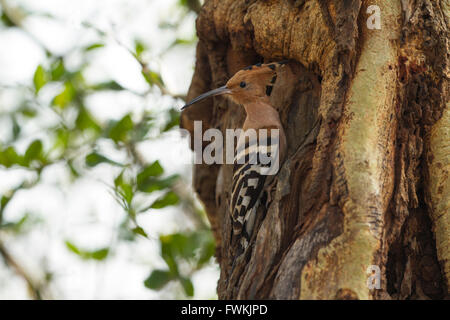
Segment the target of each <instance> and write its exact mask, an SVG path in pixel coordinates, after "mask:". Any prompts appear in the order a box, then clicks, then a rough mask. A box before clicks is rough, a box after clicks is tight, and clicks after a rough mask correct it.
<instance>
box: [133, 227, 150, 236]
mask: <svg viewBox="0 0 450 320" xmlns="http://www.w3.org/2000/svg"><path fill="white" fill-rule="evenodd" d="M131 231H133V233H135V234H138V235H141V236H143V237H145V238H147V237H148V235H147V233H146V232H145V231H144V229H142V228H141V227H136V228H134V229H132V230H131Z"/></svg>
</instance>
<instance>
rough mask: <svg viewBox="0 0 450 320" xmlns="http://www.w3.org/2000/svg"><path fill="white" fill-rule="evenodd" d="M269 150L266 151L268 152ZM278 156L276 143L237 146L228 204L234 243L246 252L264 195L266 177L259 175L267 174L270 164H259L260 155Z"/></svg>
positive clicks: (249, 143) (242, 142) (253, 142)
mask: <svg viewBox="0 0 450 320" xmlns="http://www.w3.org/2000/svg"><path fill="white" fill-rule="evenodd" d="M268 148H269V149H268ZM274 150H276V152H278V151H277V150H278V141H273V139H270V137H269V138H268V139H265V140H263V141H259V143H257V141H249V142H245V141H241V139H240V141H239V142H238V146H237V150H236V157H235V159H234V169H233V185H232V197H231V203H230V209H231V217H232V220H233V235H232V237H233V238H234V241H233V242H236V241H237V242H239V243H240V245H241V247H242V249H245V248H246V247H247V245H248V242H249V241H250V238H251V236H252V232H253V227H254V222H255V218H256V211H257V209H258V205H259V202H260V199H261V195H262V193H263V191H264V186H265V185H266V181H267V179H268V176H267V175H266V174H262V170H263V169H265V170H266V171H267V167H269V166H270V163H269V164H266V163H262V161H261V159H262V157H261V154H262V153H264V154H265V155H266V154H267V152H270V151H274Z"/></svg>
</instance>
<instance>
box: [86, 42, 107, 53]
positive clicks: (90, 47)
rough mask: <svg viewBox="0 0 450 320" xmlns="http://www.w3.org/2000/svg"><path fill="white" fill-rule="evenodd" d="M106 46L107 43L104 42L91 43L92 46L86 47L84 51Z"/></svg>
mask: <svg viewBox="0 0 450 320" xmlns="http://www.w3.org/2000/svg"><path fill="white" fill-rule="evenodd" d="M104 46H105V45H104V44H103V43H94V44H91V45H90V46H88V47H86V48H85V49H84V51H91V50H95V49H99V48H103V47H104Z"/></svg>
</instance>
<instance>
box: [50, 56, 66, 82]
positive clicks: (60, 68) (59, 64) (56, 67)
mask: <svg viewBox="0 0 450 320" xmlns="http://www.w3.org/2000/svg"><path fill="white" fill-rule="evenodd" d="M65 73H66V68H65V67H64V60H63V59H62V58H58V59H57V60H56V61H55V62H54V63H53V64H52V66H51V68H50V75H51V78H52V80H53V81H58V80H60V79H61V78H62V77H63V75H64V74H65Z"/></svg>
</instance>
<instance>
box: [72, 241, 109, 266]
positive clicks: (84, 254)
mask: <svg viewBox="0 0 450 320" xmlns="http://www.w3.org/2000/svg"><path fill="white" fill-rule="evenodd" d="M65 244H66V247H67V249H69V251H71V252H73V253H75V254H76V255H77V256H79V257H80V258H81V259H83V260H98V261H101V260H105V259H106V257H107V256H108V254H109V248H102V249H98V250H93V251H89V250H83V249H80V248H78V247H77V246H76V245H74V244H73V243H72V242H70V241H67V240H66V241H65Z"/></svg>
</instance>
